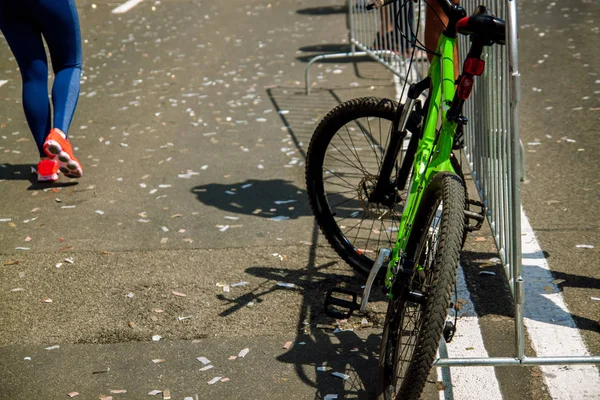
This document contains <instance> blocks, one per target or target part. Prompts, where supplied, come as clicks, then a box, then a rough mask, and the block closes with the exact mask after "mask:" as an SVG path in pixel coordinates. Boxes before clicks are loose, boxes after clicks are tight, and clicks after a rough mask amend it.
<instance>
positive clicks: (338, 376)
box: [331, 372, 350, 380]
mask: <svg viewBox="0 0 600 400" xmlns="http://www.w3.org/2000/svg"><path fill="white" fill-rule="evenodd" d="M331 375H333V376H335V377H337V378H340V379H343V380H346V379H348V378H350V375H346V374H343V373H341V372H332V373H331Z"/></svg>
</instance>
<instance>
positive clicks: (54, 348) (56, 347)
mask: <svg viewBox="0 0 600 400" xmlns="http://www.w3.org/2000/svg"><path fill="white" fill-rule="evenodd" d="M59 347H60V346H59V345H57V344H55V345H54V346H50V347H46V350H56V349H58V348H59Z"/></svg>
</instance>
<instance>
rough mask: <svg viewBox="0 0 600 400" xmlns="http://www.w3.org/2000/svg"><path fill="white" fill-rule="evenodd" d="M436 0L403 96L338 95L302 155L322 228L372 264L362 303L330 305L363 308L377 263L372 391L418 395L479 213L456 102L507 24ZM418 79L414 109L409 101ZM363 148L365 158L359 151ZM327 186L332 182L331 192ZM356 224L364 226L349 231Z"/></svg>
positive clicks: (332, 296)
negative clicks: (381, 308)
mask: <svg viewBox="0 0 600 400" xmlns="http://www.w3.org/2000/svg"><path fill="white" fill-rule="evenodd" d="M393 1H397V0H391V1H389V0H388V1H387V2H385V3H383V5H386V4H389V3H392V2H393ZM436 1H438V3H439V4H440V5H441V6H442V8H443V9H444V12H445V13H446V15H447V16H448V19H449V22H448V25H447V27H446V29H445V31H444V32H443V33H442V35H441V36H440V39H439V42H438V47H437V49H436V52H435V55H434V57H433V60H432V62H431V65H430V69H429V73H428V76H427V78H425V79H424V80H423V81H421V82H419V83H416V84H413V85H411V86H410V89H409V91H408V98H407V103H406V104H404V105H398V104H397V103H395V102H393V101H392V100H389V99H377V98H361V99H354V100H350V101H348V102H345V103H342V104H341V105H339V106H338V107H336V108H335V109H333V110H332V111H331V112H330V113H329V114H327V115H326V116H325V117H324V118H323V120H322V121H321V123H320V124H319V126H318V127H317V129H316V130H315V133H314V134H313V137H312V139H311V143H310V146H309V149H308V153H307V154H308V157H307V165H306V181H307V191H308V194H309V199H310V203H311V207H312V209H313V213H314V214H315V217H316V219H317V222H318V223H319V225H320V227H321V230H322V231H323V233H324V235H325V236H326V238H327V239H328V241H329V242H330V244H331V245H332V247H333V248H334V249H335V250H336V251H337V252H338V254H340V256H341V257H342V258H343V259H344V260H346V261H347V262H348V263H349V264H350V265H351V266H352V267H354V268H355V269H357V270H358V271H360V272H366V271H370V272H369V276H368V279H367V282H366V285H365V288H364V291H363V293H362V301H361V303H360V304H359V303H358V302H357V295H358V294H357V293H354V292H351V291H349V290H347V289H342V288H337V289H331V290H330V291H329V292H328V294H327V298H326V302H325V305H326V310H327V311H328V313H329V314H330V315H332V316H334V317H338V318H344V317H348V316H349V315H350V314H351V313H352V311H353V310H358V309H360V310H362V311H364V310H365V307H366V304H367V302H368V298H369V294H370V291H371V288H372V285H373V283H374V282H375V281H376V280H377V278H378V277H379V276H380V274H379V271H380V269H381V267H382V266H383V265H387V270H385V276H384V277H382V279H383V283H384V286H385V289H384V290H385V293H386V294H387V298H388V309H387V313H386V318H385V323H384V329H383V336H382V342H381V353H380V359H379V368H378V384H377V396H378V399H386V400H387V399H403V400H406V399H418V398H419V396H420V395H421V392H422V391H423V388H424V385H425V382H426V380H427V376H428V375H429V373H430V370H431V368H432V366H433V363H434V361H435V357H436V353H437V349H438V346H439V343H440V340H441V338H442V336H444V338H445V340H446V341H450V340H451V339H452V336H453V335H454V331H455V326H454V323H452V322H451V321H446V319H447V317H448V310H449V309H450V308H451V307H452V305H451V303H452V293H453V288H454V286H455V283H456V271H457V268H458V261H459V256H460V251H461V248H462V244H463V243H464V234H465V231H472V230H476V229H479V228H480V227H481V224H482V223H483V220H484V216H485V207H484V205H483V204H481V203H479V202H476V201H474V200H470V199H468V198H467V196H466V189H465V184H464V179H463V177H462V172H461V169H460V165H459V163H458V161H457V159H456V157H455V156H454V154H453V150H454V149H459V148H461V146H462V144H461V136H462V126H463V125H464V124H466V123H467V119H466V118H465V117H464V116H463V115H462V109H463V105H464V103H465V101H466V100H467V98H468V97H469V95H470V94H471V90H472V88H473V83H474V77H475V76H478V75H481V74H482V73H483V70H484V66H485V64H484V61H483V60H481V55H482V52H483V49H484V47H485V46H491V45H493V44H504V42H505V23H504V21H503V20H501V19H499V18H496V17H494V16H492V15H491V14H490V13H489V12H488V11H487V9H486V8H485V7H483V6H480V7H478V8H477V9H476V10H475V12H474V14H473V15H471V16H469V17H467V16H466V12H465V11H464V9H463V8H461V7H459V6H456V5H454V4H452V3H451V1H450V0H436ZM458 33H461V34H464V35H469V36H470V40H471V46H470V49H469V52H468V54H467V56H466V59H465V61H464V63H463V70H462V72H461V74H460V76H459V78H458V80H455V76H454V71H455V69H454V65H455V60H454V54H455V53H454V51H455V47H456V45H457V34H458ZM427 89H429V93H428V97H427V100H426V101H425V104H424V106H423V107H421V104H420V102H419V101H418V100H417V99H418V98H419V96H420V95H421V93H423V92H424V91H425V90H427ZM440 121H441V122H440ZM361 155H363V156H365V155H369V156H370V157H369V159H368V161H364V159H365V157H363V158H362V159H361ZM326 186H327V187H328V188H334V189H335V188H338V187H340V188H342V189H341V190H342V191H341V192H339V193H338V192H335V193H333V194H332V193H331V191H330V190H328V189H326ZM471 206H474V207H478V211H471ZM471 221H474V223H473V224H472V225H471ZM365 224H366V226H367V229H366V232H367V233H364V234H360V233H357V232H358V231H360V229H357V227H359V226H361V227H362V226H363V225H365ZM369 224H370V225H369ZM392 232H393V233H394V234H395V233H396V232H397V234H396V235H395V242H394V243H393V244H392V245H390V246H389V247H391V248H392V249H391V250H389V249H387V248H379V249H378V254H377V257H374V251H373V250H371V251H370V252H369V251H368V249H369V243H371V246H373V243H377V244H379V243H380V242H381V239H382V237H383V242H384V243H385V242H386V241H388V242H389V243H390V244H391V242H392V236H393V235H392V234H391V233H392ZM371 248H372V247H371ZM339 294H342V295H344V296H347V295H351V296H352V300H347V299H346V298H341V297H339V296H336V295H339ZM331 306H333V308H335V309H332V307H331ZM339 309H345V310H347V312H346V313H341V312H339V311H337V310H339Z"/></svg>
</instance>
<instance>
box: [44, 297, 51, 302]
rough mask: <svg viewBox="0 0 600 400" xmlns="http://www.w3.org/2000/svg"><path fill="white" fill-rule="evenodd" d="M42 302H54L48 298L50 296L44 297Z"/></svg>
mask: <svg viewBox="0 0 600 400" xmlns="http://www.w3.org/2000/svg"><path fill="white" fill-rule="evenodd" d="M42 303H52V299H50V298H48V297H44V298H43V299H42Z"/></svg>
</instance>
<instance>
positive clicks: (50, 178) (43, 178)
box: [38, 174, 58, 182]
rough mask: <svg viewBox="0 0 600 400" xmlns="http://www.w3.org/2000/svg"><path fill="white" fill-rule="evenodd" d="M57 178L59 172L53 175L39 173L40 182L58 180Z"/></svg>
mask: <svg viewBox="0 0 600 400" xmlns="http://www.w3.org/2000/svg"><path fill="white" fill-rule="evenodd" d="M57 180H58V174H52V175H40V174H38V182H56V181H57Z"/></svg>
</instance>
